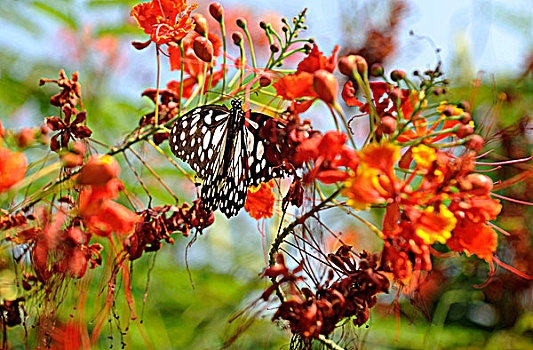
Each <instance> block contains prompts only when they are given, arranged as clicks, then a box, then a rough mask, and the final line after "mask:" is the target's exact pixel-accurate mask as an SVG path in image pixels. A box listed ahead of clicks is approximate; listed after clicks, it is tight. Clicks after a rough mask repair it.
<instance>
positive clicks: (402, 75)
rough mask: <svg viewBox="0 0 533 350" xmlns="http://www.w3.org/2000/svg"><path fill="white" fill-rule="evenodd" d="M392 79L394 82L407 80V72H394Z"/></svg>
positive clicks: (391, 75) (391, 74)
mask: <svg viewBox="0 0 533 350" xmlns="http://www.w3.org/2000/svg"><path fill="white" fill-rule="evenodd" d="M390 78H391V79H392V81H395V82H399V81H400V80H402V79H404V78H405V72H404V71H403V70H393V71H392V72H391V73H390Z"/></svg>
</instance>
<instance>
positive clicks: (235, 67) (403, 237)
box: [0, 0, 533, 349]
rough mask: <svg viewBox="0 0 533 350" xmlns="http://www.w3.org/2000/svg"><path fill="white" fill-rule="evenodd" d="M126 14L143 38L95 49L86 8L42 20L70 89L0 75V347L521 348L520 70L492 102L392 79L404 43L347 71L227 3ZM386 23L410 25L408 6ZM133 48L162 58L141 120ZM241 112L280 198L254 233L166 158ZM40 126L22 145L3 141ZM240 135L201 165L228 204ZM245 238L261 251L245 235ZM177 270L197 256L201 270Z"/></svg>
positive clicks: (524, 317) (526, 96) (194, 174)
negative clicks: (404, 20)
mask: <svg viewBox="0 0 533 350" xmlns="http://www.w3.org/2000/svg"><path fill="white" fill-rule="evenodd" d="M118 3H119V6H118V7H117V8H118V9H120V11H121V13H122V16H126V14H130V16H131V17H132V20H131V21H130V22H131V23H126V22H125V23H119V24H118V25H115V26H106V25H103V26H101V27H97V28H89V27H86V28H83V26H82V22H83V21H82V19H81V18H82V15H83V14H82V13H80V12H78V11H75V10H76V8H75V5H73V6H68V5H67V4H66V3H63V1H57V2H52V3H50V4H48V3H45V2H38V1H37V2H34V3H32V5H31V9H30V10H31V11H35V12H38V13H41V14H45V15H46V16H48V17H49V18H51V19H53V21H56V22H57V23H60V24H61V25H62V26H64V28H66V29H64V31H63V33H62V37H63V41H64V43H63V44H64V46H65V47H66V48H67V49H68V50H70V51H68V56H69V57H70V58H72V59H73V61H74V64H73V66H79V67H81V68H83V70H82V71H81V72H78V71H76V70H75V69H70V68H72V67H66V69H63V68H60V69H58V71H59V73H56V72H57V71H54V67H53V65H51V64H50V63H49V62H31V64H28V67H29V68H26V69H25V70H21V69H20V66H21V65H23V64H24V63H25V62H24V61H21V62H17V59H18V57H17V54H16V53H15V52H9V51H6V52H5V53H3V54H2V56H1V58H0V63H1V65H2V67H9V69H6V72H5V73H4V72H3V74H2V75H1V77H0V88H1V91H2V93H1V94H0V96H1V97H0V98H2V102H3V104H2V105H3V107H2V109H1V110H0V111H1V112H2V113H3V115H5V116H8V118H3V120H2V123H3V124H0V138H1V140H0V196H1V197H0V200H1V203H2V216H1V217H0V229H1V232H0V249H1V250H0V253H1V255H0V281H1V282H2V286H0V293H1V294H0V297H1V300H0V301H1V304H0V311H1V313H0V316H1V317H0V321H1V328H2V331H3V336H2V346H3V348H12V347H13V348H15V347H17V346H26V347H29V348H33V347H37V346H40V347H48V348H54V349H78V348H84V349H86V348H94V347H97V346H98V347H107V346H109V347H112V346H117V345H121V346H123V347H130V346H131V347H134V348H137V347H139V348H142V347H145V348H170V347H178V348H184V347H187V348H198V347H201V348H204V347H223V348H227V347H236V348H257V347H258V346H260V347H270V348H276V347H280V346H283V344H287V343H290V347H291V348H312V347H319V346H320V347H325V348H330V349H342V348H358V347H364V346H369V347H370V346H372V345H373V344H374V343H382V342H390V343H392V344H396V345H393V346H398V347H422V346H424V347H430V346H433V347H438V346H441V345H442V346H444V347H460V346H465V347H466V346H470V347H471V346H478V347H484V346H487V347H490V346H491V344H490V342H486V343H483V341H484V340H483V339H484V337H485V336H486V335H487V333H489V332H490V331H492V330H493V329H494V328H496V327H501V328H502V330H501V331H499V332H492V333H491V342H493V343H503V342H506V341H507V340H506V339H507V338H513V339H514V340H513V342H514V345H516V347H520V346H522V345H521V344H527V342H528V340H530V339H528V336H527V332H528V331H530V330H531V327H530V326H528V319H529V317H531V313H527V312H522V311H521V309H522V304H520V295H522V293H524V294H526V293H527V292H528V291H530V288H531V282H530V281H531V276H530V274H531V271H532V266H531V264H532V261H533V259H532V256H531V254H532V250H531V236H530V227H529V226H528V222H527V217H528V215H530V210H529V208H528V206H530V205H531V195H530V193H532V192H531V191H529V189H530V187H531V186H530V185H531V183H532V182H531V174H532V170H531V165H530V160H531V157H530V152H531V150H530V147H529V142H528V139H527V136H528V135H527V133H528V130H530V121H529V118H528V113H529V110H530V108H531V103H530V101H531V91H532V90H531V80H530V75H531V70H526V71H525V73H524V75H523V76H522V77H521V78H520V79H518V80H516V81H512V82H511V83H509V85H508V86H502V87H497V88H496V89H497V90H495V88H493V87H488V86H485V85H483V83H482V81H481V80H476V81H474V84H473V87H463V86H454V85H453V82H450V81H449V80H448V79H447V78H446V76H445V74H444V72H442V67H441V64H440V62H439V64H437V66H436V67H434V68H433V69H429V70H427V71H425V72H419V71H416V72H413V74H412V76H410V75H408V74H406V72H404V71H402V70H399V69H395V70H389V69H387V68H386V66H384V60H385V59H386V57H387V56H388V55H389V54H390V52H391V51H392V50H393V48H394V47H393V46H394V44H393V38H392V36H390V35H388V34H387V33H380V32H379V31H378V30H373V31H372V33H371V34H370V35H369V38H375V37H379V38H380V40H382V41H385V42H386V43H387V45H386V46H384V47H386V48H387V50H381V51H380V50H377V51H376V50H372V49H371V48H370V47H368V45H369V42H372V40H370V39H369V40H367V42H366V43H365V47H364V48H361V49H360V50H358V51H357V53H358V54H345V55H342V56H341V57H339V52H342V51H341V50H340V47H339V46H336V47H335V48H334V49H333V51H332V52H331V54H324V53H323V52H321V51H320V49H319V45H318V43H316V42H315V41H314V40H313V39H304V38H302V36H304V35H305V32H306V30H307V29H308V27H307V25H306V24H305V19H306V11H307V10H303V11H301V12H300V13H298V14H297V15H296V16H295V17H293V18H292V19H290V20H289V19H286V18H281V20H278V21H279V22H280V23H281V24H280V25H279V26H278V24H277V23H270V22H268V21H261V22H260V23H258V25H256V24H255V23H254V25H253V26H252V23H251V20H250V19H248V20H247V19H245V18H243V17H240V15H241V14H240V13H239V11H238V10H236V9H232V8H231V7H228V8H224V7H223V6H222V5H221V4H219V3H211V4H209V7H208V8H207V11H204V12H203V14H202V13H201V12H200V11H198V10H196V9H197V7H198V5H197V4H194V3H187V1H185V0H152V1H148V2H142V3H139V4H131V6H130V8H128V9H126V8H125V7H124V6H120V2H118ZM391 4H392V6H391V13H392V15H393V16H400V13H402V12H403V9H404V4H403V2H401V1H393V2H392V3H391ZM62 5H65V6H62ZM87 5H88V6H89V8H91V7H93V8H100V7H106V6H115V5H116V4H115V2H100V1H89V2H88V3H87ZM10 13H11V14H13V17H12V18H11V20H13V19H14V18H20V16H19V12H18V8H17V6H16V5H13V4H10V5H9V6H7V7H6V10H5V14H6V15H5V16H8V15H9V14H10ZM7 18H9V17H7ZM134 21H135V25H136V26H137V27H138V28H137V30H136V29H135V27H136V26H135V25H134V24H133V22H134ZM230 22H231V23H230ZM233 22H235V25H233ZM249 22H250V23H249ZM397 24H398V19H397V18H396V19H394V20H391V21H389V23H388V26H389V27H390V28H389V29H390V30H392V29H394V28H396V26H397ZM18 25H19V27H20V30H23V28H26V30H28V31H30V32H31V31H32V30H33V27H34V23H32V22H31V19H25V20H23V21H21V22H20V23H18ZM231 25H233V27H231ZM230 28H232V29H231V35H230ZM256 28H257V29H256ZM142 32H143V33H144V35H145V37H144V38H143V39H142V40H141V41H137V40H136V41H133V42H131V44H132V46H131V47H132V48H133V49H135V51H136V52H137V53H138V55H139V57H143V56H142V55H145V54H147V53H149V54H150V52H155V57H154V59H153V60H152V62H154V64H155V66H150V69H153V72H156V81H155V87H149V88H146V89H144V91H142V92H141V93H140V95H142V96H144V97H146V99H145V102H143V106H142V107H139V102H138V101H128V100H126V99H124V98H122V97H119V96H118V93H117V91H116V89H115V88H116V86H115V85H116V82H115V81H114V78H113V74H112V73H113V72H114V71H120V70H122V69H125V70H126V69H131V67H128V65H131V66H136V64H135V63H133V62H132V61H131V60H130V61H129V62H127V61H126V60H124V59H123V58H122V57H121V56H120V52H121V51H120V49H119V48H120V41H119V38H120V37H121V36H124V37H126V36H127V37H129V36H130V35H132V34H131V33H135V34H133V35H135V36H136V38H140V37H141V35H142ZM378 51H379V52H378ZM134 57H135V56H134ZM133 59H135V58H133ZM167 62H168V66H167ZM369 62H370V63H371V64H370V65H369ZM287 66H288V67H289V68H287ZM294 66H295V67H296V68H290V67H294ZM167 67H168V68H167ZM70 71H72V73H67V72H70ZM170 74H171V75H170ZM56 75H57V76H58V77H57V78H55V76H56ZM137 75H138V76H140V75H141V74H140V73H139V74H137ZM167 76H171V77H172V78H171V79H169V80H168V81H167V82H166V83H165V81H164V80H163V79H165V77H167ZM37 82H39V85H40V86H41V88H40V89H37V88H36V85H37ZM150 84H153V82H152V83H150ZM161 85H164V88H161ZM465 97H466V100H465ZM233 99H242V100H243V104H244V106H245V109H244V111H240V112H241V113H236V112H233V110H232V112H231V113H232V114H231V115H241V114H242V115H243V116H245V117H246V122H245V123H243V125H245V128H249V125H248V122H249V121H250V120H251V117H250V116H251V113H250V110H251V109H253V110H258V111H260V112H261V113H262V114H263V117H264V118H266V119H260V120H266V121H265V122H264V125H259V126H258V129H257V133H256V136H257V137H259V138H260V139H261V142H262V144H261V147H264V148H263V149H262V151H261V152H260V151H258V150H257V151H256V154H255V155H254V156H255V157H256V158H258V159H262V158H264V160H265V161H264V163H261V162H257V165H258V166H259V165H260V164H268V167H272V168H275V169H282V171H279V174H281V175H282V176H280V178H276V179H273V180H270V181H266V182H263V183H260V184H259V186H250V187H249V188H247V189H246V190H245V192H244V193H245V195H246V203H245V204H243V206H242V207H243V208H244V212H246V214H244V213H242V214H241V215H240V216H239V217H238V218H235V219H230V220H227V219H226V218H225V217H223V216H219V215H218V214H215V213H214V212H211V211H210V210H208V208H214V209H216V205H213V206H212V205H210V206H204V203H203V202H202V196H201V195H200V193H202V192H201V190H200V191H199V190H198V189H197V188H198V187H200V186H202V183H203V184H204V185H205V184H206V183H207V181H208V177H207V176H206V175H205V174H206V173H207V171H206V170H205V166H209V164H208V163H207V164H208V165H205V164H203V161H202V164H203V165H202V164H200V165H199V164H198V163H194V161H193V160H190V157H182V158H184V159H178V158H175V157H173V156H172V152H171V149H170V147H168V146H167V144H168V142H167V141H168V140H169V138H173V137H179V136H180V135H179V134H175V133H174V131H173V130H172V126H173V125H174V124H175V123H180V122H181V121H182V120H184V119H183V118H184V117H185V118H187V117H188V116H190V115H191V114H188V113H189V112H191V111H192V110H193V109H194V108H195V107H199V106H211V105H220V104H223V103H225V102H227V101H229V100H233ZM528 101H529V102H528ZM32 104H33V105H34V106H37V107H36V108H33V109H31V111H32V113H34V114H38V115H39V118H31V120H27V121H24V124H25V125H26V124H27V125H32V126H31V127H23V128H19V129H11V128H4V124H5V126H6V127H7V126H10V127H11V126H13V125H15V124H16V123H18V120H19V119H20V120H22V119H24V117H22V116H21V113H22V112H21V111H24V109H25V108H26V109H28V108H29V107H28V106H30V105H32ZM235 106H240V104H239V103H233V108H237V107H235ZM217 108H219V107H217ZM204 110H206V109H204ZM350 116H353V117H350ZM502 116H505V118H503V117H502ZM263 117H262V118H263ZM308 117H311V118H313V119H304V118H308ZM317 118H318V119H317ZM328 124H331V125H334V129H332V130H328V129H327V128H322V126H323V125H328ZM316 125H320V126H321V128H318V127H316ZM229 128H230V127H228V129H225V132H226V134H225V135H226V136H224V137H228V140H229V141H228V142H227V144H224V140H225V138H224V137H222V139H221V140H222V141H221V143H219V144H214V145H210V147H214V149H215V150H219V152H218V153H219V154H220V156H219V157H220V158H217V159H218V162H219V163H218V164H219V166H220V169H222V170H220V172H221V174H222V176H221V177H220V178H217V181H220V182H219V183H215V185H217V186H218V187H217V186H215V187H217V188H218V189H220V188H223V186H224V184H226V183H228V182H232V181H234V182H235V183H236V184H238V183H240V182H241V181H244V179H243V178H240V177H239V178H235V179H234V178H230V175H228V173H227V172H226V171H225V170H224V169H225V167H229V166H230V165H231V164H234V163H236V162H242V164H243V166H244V168H245V169H247V167H248V166H249V165H250V164H252V163H251V162H250V161H249V157H248V156H249V154H247V153H246V154H245V156H244V157H242V159H237V161H236V162H234V161H233V159H235V158H236V157H241V154H240V153H239V152H233V153H232V152H222V151H221V150H222V149H224V147H225V148H229V147H230V146H231V147H233V141H234V140H233V139H231V137H232V136H228V135H231V134H232V133H231V132H230V131H228V130H229ZM202 132H203V133H204V135H205V133H206V132H205V131H202ZM204 137H206V138H207V140H209V137H208V136H204ZM243 137H244V136H243ZM173 142H175V139H174V141H173ZM204 143H205V142H204ZM256 147H257V149H259V147H258V146H256ZM254 150H256V148H254ZM172 151H174V150H172ZM198 152H200V151H198ZM199 156H200V154H198V157H199ZM261 157H262V158H261ZM209 158H211V156H209ZM215 158H216V157H215ZM253 164H254V165H255V163H253ZM262 166H263V167H265V165H262ZM487 166H489V167H491V168H489V169H488V170H487V168H485V167H487ZM192 169H195V170H196V171H193V170H192ZM217 169H218V168H217ZM265 169H266V168H265ZM229 174H231V172H230V173H229ZM246 183H247V184H248V182H246ZM195 193H196V195H195ZM220 196H222V194H220ZM204 199H205V198H204ZM239 209H240V208H239ZM245 216H248V217H249V218H246V217H245ZM496 220H499V221H496ZM250 222H253V224H250ZM255 223H257V229H258V231H259V232H260V234H261V240H262V242H259V239H258V238H257V237H254V239H251V238H249V236H246V235H247V234H249V231H252V230H253V229H252V227H253V226H254V225H255ZM246 231H248V232H246ZM206 232H209V234H208V235H206V234H205V233H206ZM343 232H344V233H343ZM243 237H244V238H243ZM369 237H370V238H369ZM232 239H233V241H231V242H230V240H232ZM365 239H366V240H367V242H369V241H372V244H367V245H365V244H364V242H365ZM261 244H262V249H263V251H264V259H265V262H264V264H265V265H264V266H261V265H260V264H258V263H257V259H255V260H254V259H253V257H256V256H257V255H259V254H260V253H259V252H260V249H261V248H259V249H258V247H259V246H260V245H261ZM170 245H175V249H174V250H171V249H170ZM232 245H233V247H232ZM172 252H174V253H175V252H180V254H181V253H183V252H185V255H186V258H187V254H189V253H190V254H193V255H202V256H203V257H201V258H196V259H193V260H192V261H193V262H194V266H191V268H189V266H188V265H186V266H181V265H180V263H179V261H177V260H178V259H176V256H174V255H173V253H172ZM156 257H157V264H156ZM202 259H204V262H206V264H198V261H202ZM187 261H188V260H187ZM251 261H254V262H251ZM196 264H198V265H196ZM226 264H227V265H226ZM224 266H230V268H233V269H235V271H233V272H231V273H228V272H227V270H226V271H225V270H224ZM496 266H500V267H503V268H504V269H506V270H508V271H504V272H498V273H497V272H496ZM509 271H510V272H509ZM261 272H262V273H261ZM260 273H261V277H262V279H259V278H257V275H258V274H260ZM475 284H478V286H476V288H477V287H479V288H481V289H479V288H478V289H476V288H473V286H474V285H475ZM261 290H262V292H261ZM505 303H508V304H509V305H506V304H505ZM508 310H511V311H510V312H509V311H508ZM506 312H507V313H508V315H506ZM391 313H393V314H394V315H395V317H394V318H395V320H391V318H390V317H387V315H390V314H391ZM232 314H233V316H232ZM372 315H374V316H372ZM491 317H492V318H497V317H501V319H500V320H493V319H491ZM406 319H407V320H409V321H412V322H413V324H414V326H413V325H407V324H406V323H407V322H406ZM228 320H229V321H230V322H229V323H227V321H228ZM427 320H430V321H431V323H430V326H429V327H428V328H427V332H426V325H427V324H428V323H427V322H428V321H427ZM271 321H272V322H271ZM473 323H475V324H476V325H475V326H474V325H473ZM445 324H446V327H444V325H445ZM276 326H278V327H276ZM365 326H366V327H368V330H365ZM398 327H399V328H398ZM413 327H414V330H413ZM470 328H475V331H470V330H469V329H470ZM374 329H375V330H376V332H379V333H378V334H379V335H380V336H376V333H372V332H373V330H374ZM288 336H290V337H291V338H290V340H289V338H288ZM406 339H408V340H406ZM428 339H431V342H432V343H429V340H428ZM395 342H396V343H395Z"/></svg>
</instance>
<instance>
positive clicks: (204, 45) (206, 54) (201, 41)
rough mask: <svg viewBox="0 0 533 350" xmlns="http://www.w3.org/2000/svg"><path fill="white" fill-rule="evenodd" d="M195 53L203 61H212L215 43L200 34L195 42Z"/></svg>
mask: <svg viewBox="0 0 533 350" xmlns="http://www.w3.org/2000/svg"><path fill="white" fill-rule="evenodd" d="M193 49H194V53H195V54H196V56H198V58H200V59H201V60H202V61H204V62H207V63H211V61H212V60H213V44H211V42H210V41H209V40H208V39H207V38H204V37H203V36H198V37H196V39H194V42H193Z"/></svg>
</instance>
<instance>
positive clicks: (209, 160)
mask: <svg viewBox="0 0 533 350" xmlns="http://www.w3.org/2000/svg"><path fill="white" fill-rule="evenodd" d="M207 107H208V108H207ZM229 113H230V111H229V110H228V109H227V108H226V107H224V106H217V105H211V106H204V107H198V108H195V109H193V110H192V111H190V112H189V113H187V114H185V115H184V116H183V117H182V118H180V119H178V120H177V121H176V123H175V124H174V126H173V127H172V131H171V133H170V137H169V142H170V149H171V151H172V153H174V154H175V155H176V156H177V157H178V158H180V159H182V160H184V161H186V162H187V163H188V164H189V165H190V166H191V168H192V169H193V170H194V171H196V173H197V175H198V177H200V178H201V179H204V180H205V179H206V178H207V177H209V176H210V175H213V174H214V173H215V171H216V165H217V164H219V163H220V160H218V159H216V158H217V156H218V155H219V153H220V149H221V148H222V147H223V145H224V141H225V134H226V129H227V121H228V116H229Z"/></svg>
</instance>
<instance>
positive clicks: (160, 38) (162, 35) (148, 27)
mask: <svg viewBox="0 0 533 350" xmlns="http://www.w3.org/2000/svg"><path fill="white" fill-rule="evenodd" d="M197 7H198V4H191V6H190V7H189V6H188V5H187V1H186V0H152V1H150V2H143V3H140V4H137V5H135V6H133V8H132V10H131V16H132V17H133V18H135V20H136V21H137V23H138V24H139V27H140V28H141V29H143V30H144V32H145V33H146V34H148V35H150V40H152V41H153V42H154V43H156V44H157V45H162V44H168V43H169V42H175V43H177V42H178V41H179V40H181V39H183V38H184V37H185V35H187V33H189V32H190V31H191V30H193V29H194V23H193V20H192V19H191V18H190V17H191V12H192V11H193V10H194V9H196V8H197ZM184 12H185V13H184ZM178 16H179V19H178V21H177V23H176V19H177V18H178Z"/></svg>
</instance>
